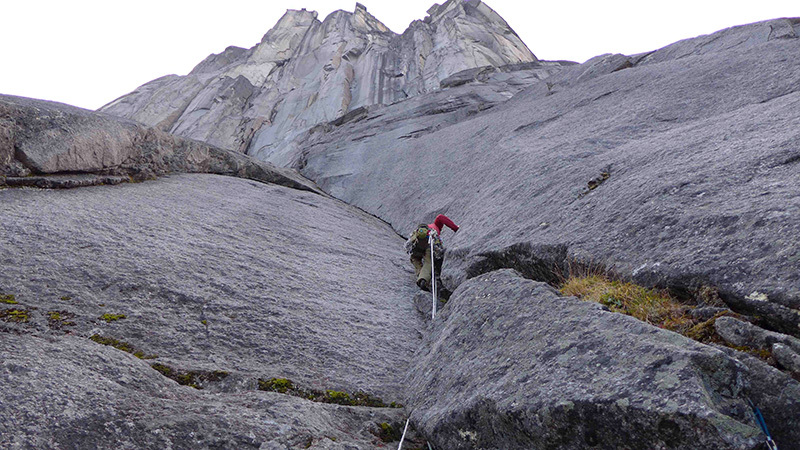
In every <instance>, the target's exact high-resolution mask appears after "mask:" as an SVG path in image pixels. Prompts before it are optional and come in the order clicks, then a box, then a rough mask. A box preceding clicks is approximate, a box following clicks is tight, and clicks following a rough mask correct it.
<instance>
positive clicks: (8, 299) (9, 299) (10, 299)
mask: <svg viewBox="0 0 800 450" xmlns="http://www.w3.org/2000/svg"><path fill="white" fill-rule="evenodd" d="M0 303H5V304H7V305H17V304H19V302H18V301H17V298H16V297H15V296H14V295H13V294H0Z"/></svg>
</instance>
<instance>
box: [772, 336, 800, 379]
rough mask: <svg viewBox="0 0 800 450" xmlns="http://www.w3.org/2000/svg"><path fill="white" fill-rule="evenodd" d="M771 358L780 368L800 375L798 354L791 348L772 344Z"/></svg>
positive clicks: (799, 354)
mask: <svg viewBox="0 0 800 450" xmlns="http://www.w3.org/2000/svg"><path fill="white" fill-rule="evenodd" d="M772 356H773V358H775V361H777V362H778V364H779V365H780V366H781V367H783V368H785V369H786V370H788V371H790V372H794V373H797V374H800V352H797V351H795V349H794V348H793V347H790V346H788V345H784V344H780V343H777V342H776V343H774V344H772Z"/></svg>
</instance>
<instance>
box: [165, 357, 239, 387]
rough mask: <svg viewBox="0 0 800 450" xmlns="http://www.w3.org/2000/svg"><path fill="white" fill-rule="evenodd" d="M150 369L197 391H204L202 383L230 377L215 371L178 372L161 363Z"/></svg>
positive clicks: (223, 372) (222, 372) (225, 373)
mask: <svg viewBox="0 0 800 450" xmlns="http://www.w3.org/2000/svg"><path fill="white" fill-rule="evenodd" d="M150 367H152V368H153V369H155V370H156V371H158V372H159V373H160V374H161V375H164V376H165V377H167V378H169V379H171V380H175V381H176V382H177V383H178V384H180V385H182V386H189V387H193V388H195V389H203V387H202V386H201V385H200V383H202V382H217V381H222V380H223V379H224V378H226V377H227V376H228V375H230V374H229V373H228V372H225V371H223V370H214V371H211V372H208V371H203V370H177V369H173V368H172V367H170V366H168V365H166V364H161V363H153V364H151V365H150Z"/></svg>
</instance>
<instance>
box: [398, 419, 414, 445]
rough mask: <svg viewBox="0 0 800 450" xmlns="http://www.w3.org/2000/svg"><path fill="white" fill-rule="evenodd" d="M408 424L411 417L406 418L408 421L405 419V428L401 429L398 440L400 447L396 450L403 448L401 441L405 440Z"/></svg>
mask: <svg viewBox="0 0 800 450" xmlns="http://www.w3.org/2000/svg"><path fill="white" fill-rule="evenodd" d="M408 422H411V416H408V419H406V427H405V428H403V436H402V437H401V438H400V445H398V446H397V450H401V449H402V448H403V440H405V438H406V431H408Z"/></svg>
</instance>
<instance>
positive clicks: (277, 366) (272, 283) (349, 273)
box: [0, 174, 422, 449]
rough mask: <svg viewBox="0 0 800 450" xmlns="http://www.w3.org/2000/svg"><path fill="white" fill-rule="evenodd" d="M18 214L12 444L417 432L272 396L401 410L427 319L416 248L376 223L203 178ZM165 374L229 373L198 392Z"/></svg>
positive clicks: (43, 202) (0, 335)
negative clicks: (290, 392) (273, 390)
mask: <svg viewBox="0 0 800 450" xmlns="http://www.w3.org/2000/svg"><path fill="white" fill-rule="evenodd" d="M0 216H1V217H2V218H3V240H2V252H0V266H2V267H3V270H2V271H0V294H4V295H14V300H13V301H15V302H17V303H16V304H11V303H8V304H6V303H0V339H2V340H3V345H2V346H0V347H2V348H0V352H2V356H0V385H2V386H4V388H3V389H1V390H0V404H2V405H4V407H2V408H0V435H2V438H0V446H6V445H9V446H17V447H19V448H35V447H52V446H55V445H60V446H63V447H82V446H92V447H93V446H100V447H104V448H121V447H124V446H129V447H134V446H135V447H150V448H156V447H169V445H172V447H173V448H210V447H215V448H219V447H237V448H238V447H242V448H258V447H259V445H261V443H264V442H268V441H270V440H275V439H277V441H276V442H280V443H282V444H284V445H288V446H289V447H291V448H304V447H303V445H305V443H307V442H311V441H310V438H313V439H314V440H313V442H314V445H316V447H311V448H328V447H325V446H322V444H321V441H322V440H324V438H326V437H331V438H336V439H337V442H338V444H336V447H335V448H350V447H343V446H345V445H353V446H356V448H365V449H366V448H375V447H376V446H378V444H380V443H381V442H380V441H378V440H377V438H375V436H373V435H372V434H370V433H369V432H367V431H366V427H367V426H368V425H370V424H372V426H374V427H377V426H378V424H379V423H381V422H397V423H398V424H400V425H402V422H403V420H402V417H401V415H402V410H399V409H386V408H352V407H343V406H335V405H318V404H314V403H311V402H309V401H306V400H300V399H296V398H294V397H292V398H283V397H286V396H283V395H281V396H279V395H277V394H265V393H259V392H255V390H256V388H257V382H256V380H257V379H258V378H261V379H264V380H268V379H270V378H272V377H279V378H288V379H290V380H292V381H293V382H295V383H296V384H297V385H300V386H303V387H306V388H308V389H316V390H322V391H324V390H327V389H331V390H336V391H343V392H347V393H350V394H351V395H352V394H353V393H355V392H357V391H363V392H365V393H368V394H369V395H371V396H376V397H380V398H381V399H383V401H384V403H386V404H388V403H390V402H392V401H400V399H401V397H402V393H403V386H402V379H403V376H404V373H405V369H406V368H407V367H408V364H409V362H410V359H411V356H412V354H413V353H414V351H415V350H416V349H417V347H418V345H419V343H420V341H421V334H420V331H421V329H422V320H421V318H420V316H419V314H418V312H417V311H416V309H415V307H414V305H413V304H412V303H411V302H410V299H411V298H412V297H413V295H414V293H415V289H416V287H415V286H414V285H413V284H412V283H410V282H409V280H410V279H411V278H412V275H411V267H410V265H409V264H408V263H407V256H406V255H405V254H404V253H403V250H402V239H400V238H399V237H398V236H397V235H396V234H395V233H394V232H393V231H392V230H391V229H390V228H389V227H388V226H387V225H385V224H384V223H382V222H380V221H379V220H377V219H375V218H374V217H372V216H369V215H367V214H365V213H363V212H361V211H359V210H357V209H355V208H352V207H349V206H347V205H343V204H342V203H341V202H338V201H336V200H332V199H329V198H327V197H325V196H321V195H317V194H314V193H311V192H302V191H298V190H294V189H288V188H285V187H282V186H275V185H268V184H262V183H257V182H253V181H249V180H241V179H237V178H230V177H221V176H216V175H200V174H194V175H177V176H171V177H168V178H161V179H158V180H155V181H147V182H144V183H138V184H123V185H118V186H98V187H89V188H83V189H75V190H69V191H51V190H36V189H5V190H0ZM11 310H15V311H25V315H26V316H27V317H26V320H24V321H21V322H17V321H15V320H14V318H15V317H17V318H18V317H20V316H19V313H17V314H16V315H15V314H13V313H10V311H11ZM119 315H124V317H119ZM65 333H66V334H65ZM94 335H99V336H102V337H104V338H109V339H116V340H118V341H119V342H124V343H127V344H128V345H129V346H130V347H131V348H133V349H135V350H137V351H141V352H142V355H141V356H145V357H148V356H156V358H155V359H150V360H137V359H136V358H134V357H132V356H131V355H129V354H128V353H124V352H122V351H119V350H115V349H112V348H110V347H106V346H104V345H100V344H99V343H95V342H91V341H90V340H88V338H89V337H90V336H94ZM154 362H157V363H160V364H164V365H166V366H168V367H170V368H173V369H174V370H176V371H195V372H200V373H213V372H214V371H224V372H228V373H229V375H228V376H227V377H225V378H224V380H221V381H218V382H208V383H201V386H204V387H205V389H204V390H203V392H197V391H195V390H194V389H192V388H189V387H185V386H179V385H178V384H176V383H175V382H173V381H171V380H168V379H167V378H165V377H163V376H162V375H161V374H159V373H158V372H156V371H155V370H153V369H151V368H149V367H148V364H149V363H154ZM12 387H13V388H12ZM8 405H13V407H8ZM191 433H194V434H191ZM304 439H306V440H304ZM268 448H270V447H268ZM277 448H286V447H285V446H284V447H277ZM332 448H333V447H332Z"/></svg>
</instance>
